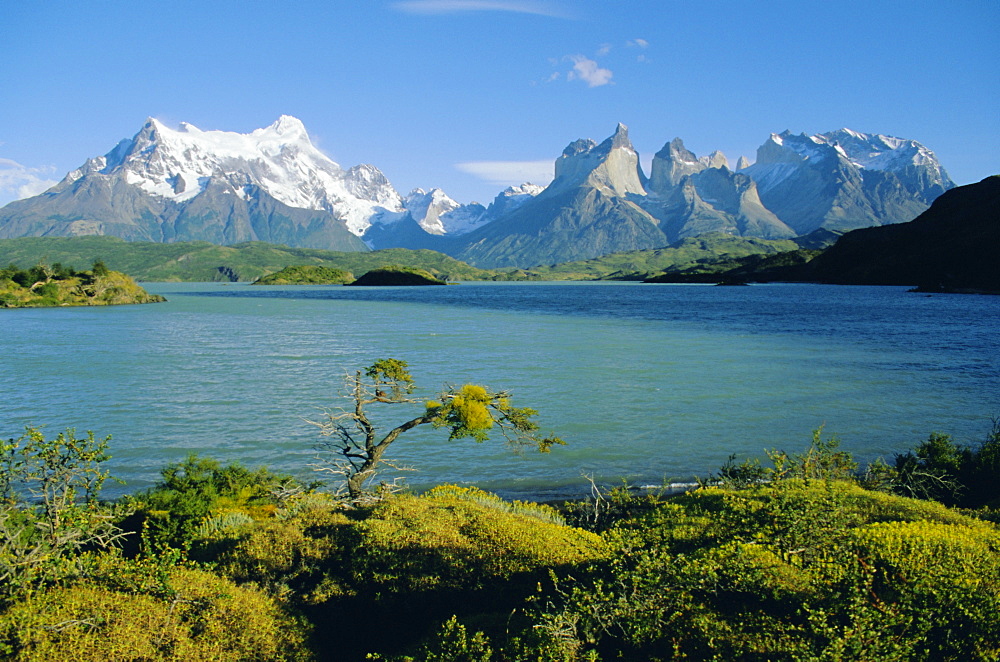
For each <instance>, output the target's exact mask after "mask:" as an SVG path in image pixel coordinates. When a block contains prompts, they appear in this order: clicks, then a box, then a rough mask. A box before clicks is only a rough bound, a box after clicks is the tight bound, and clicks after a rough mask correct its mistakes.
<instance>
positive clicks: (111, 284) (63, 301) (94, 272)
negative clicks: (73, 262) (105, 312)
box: [0, 260, 166, 308]
mask: <svg viewBox="0 0 1000 662" xmlns="http://www.w3.org/2000/svg"><path fill="white" fill-rule="evenodd" d="M161 301H166V299H164V298H163V297H162V296H160V295H158V294H150V293H149V292H147V291H146V290H145V289H143V288H142V287H140V286H139V285H137V284H136V282H135V281H134V280H132V278H131V277H130V276H127V275H125V274H123V273H121V272H119V271H111V270H110V269H108V268H107V267H106V266H105V265H104V263H103V262H101V261H100V260H98V261H97V262H95V263H94V266H93V267H92V268H91V270H90V271H76V270H75V269H73V268H72V267H64V266H63V265H61V264H59V263H58V262H56V263H54V264H53V265H52V266H49V265H46V264H37V265H35V266H34V267H32V268H30V269H21V268H19V267H17V266H15V265H10V266H8V267H6V268H4V269H0V308H43V307H54V306H116V305H124V304H131V303H159V302H161Z"/></svg>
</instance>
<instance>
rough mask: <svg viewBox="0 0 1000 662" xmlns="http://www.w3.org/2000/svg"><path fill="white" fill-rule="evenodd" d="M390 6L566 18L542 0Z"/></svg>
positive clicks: (419, 1)
mask: <svg viewBox="0 0 1000 662" xmlns="http://www.w3.org/2000/svg"><path fill="white" fill-rule="evenodd" d="M392 6H393V7H394V8H396V9H398V10H400V11H404V12H407V13H410V14H454V13H457V12H469V11H506V12H515V13H518V14H537V15H539V16H551V17H555V18H566V14H565V12H563V11H561V10H560V9H559V8H558V7H557V6H555V5H554V4H553V3H551V2H543V1H542V0H521V1H517V0H405V1H403V2H394V3H393V4H392Z"/></svg>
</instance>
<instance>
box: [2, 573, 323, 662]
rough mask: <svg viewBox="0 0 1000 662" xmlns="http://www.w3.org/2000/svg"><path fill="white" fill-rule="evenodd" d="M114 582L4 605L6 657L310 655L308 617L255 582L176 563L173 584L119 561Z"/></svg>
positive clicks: (266, 657)
mask: <svg viewBox="0 0 1000 662" xmlns="http://www.w3.org/2000/svg"><path fill="white" fill-rule="evenodd" d="M104 570H105V572H106V573H107V577H109V578H110V577H117V580H116V581H117V583H118V584H119V585H118V586H113V584H114V583H115V582H114V581H110V582H109V581H104V582H101V581H84V582H78V583H75V584H71V585H68V586H64V587H55V588H50V589H47V590H44V591H41V592H39V593H37V594H35V595H32V596H30V597H29V598H27V599H25V600H23V601H21V602H18V603H16V604H14V605H13V606H11V607H10V608H9V609H7V610H6V611H4V612H3V613H2V614H0V654H2V655H4V659H11V660H23V661H25V662H27V661H36V660H37V661H39V662H40V661H48V660H140V659H142V660H232V661H234V662H235V661H237V660H240V661H242V660H261V661H264V660H267V661H270V660H276V661H277V660H309V659H312V655H311V654H310V653H309V652H308V650H307V648H306V645H305V644H306V634H307V632H308V630H307V628H306V627H305V625H304V624H303V623H302V622H300V621H299V620H297V619H295V618H293V617H291V616H289V615H288V614H287V613H286V612H285V611H284V610H283V609H282V608H281V607H279V606H278V605H277V604H276V603H275V602H274V601H273V600H271V599H270V598H268V597H267V596H265V595H263V594H262V593H260V592H259V591H257V590H255V589H253V588H251V587H246V586H237V585H235V584H233V583H232V582H230V581H228V580H226V579H223V578H220V577H215V576H213V575H211V574H209V573H207V572H205V571H202V570H195V569H188V568H174V569H172V570H171V571H170V572H169V574H168V575H167V577H166V586H168V587H169V589H170V590H169V591H167V592H164V591H162V590H159V589H160V588H162V587H161V586H157V588H156V589H152V590H150V589H149V588H143V586H144V584H143V583H142V581H141V577H142V575H143V574H145V573H144V571H143V569H142V568H141V567H135V564H129V563H126V562H121V561H118V562H116V563H112V564H109V565H107V567H105V568H104Z"/></svg>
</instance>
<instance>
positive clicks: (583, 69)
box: [566, 55, 614, 87]
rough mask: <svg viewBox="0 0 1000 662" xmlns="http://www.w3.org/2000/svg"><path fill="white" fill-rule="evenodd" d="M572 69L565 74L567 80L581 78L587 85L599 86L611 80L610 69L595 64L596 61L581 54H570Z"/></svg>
mask: <svg viewBox="0 0 1000 662" xmlns="http://www.w3.org/2000/svg"><path fill="white" fill-rule="evenodd" d="M569 59H570V60H572V61H573V71H570V72H569V73H568V74H566V79H567V80H582V81H583V82H585V83H586V84H587V86H588V87H600V86H601V85H607V84H608V83H610V82H611V77H612V76H614V74H613V73H612V72H611V70H610V69H604V68H603V67H599V66H597V62H595V61H594V60H591V59H589V58H586V57H584V56H582V55H571V56H569Z"/></svg>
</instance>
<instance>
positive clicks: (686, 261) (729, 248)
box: [511, 234, 798, 280]
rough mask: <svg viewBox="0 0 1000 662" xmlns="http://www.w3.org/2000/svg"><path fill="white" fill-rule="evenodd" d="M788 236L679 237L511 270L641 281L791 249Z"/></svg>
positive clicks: (538, 276) (545, 276) (539, 276)
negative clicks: (641, 247) (667, 243)
mask: <svg viewBox="0 0 1000 662" xmlns="http://www.w3.org/2000/svg"><path fill="white" fill-rule="evenodd" d="M797 248H798V245H797V244H796V243H795V242H794V241H792V240H790V239H773V240H772V239H754V238H744V237H734V236H732V235H727V234H709V235H702V236H700V237H690V238H687V239H682V240H680V241H678V242H676V243H673V244H671V245H670V246H667V247H665V248H657V249H653V250H642V251H631V252H628V253H611V254H609V255H603V256H601V257H598V258H594V259H592V260H584V261H581V262H564V263H562V264H553V265H549V266H539V267H532V268H531V269H523V270H518V271H514V272H511V274H516V275H518V276H520V277H523V278H528V279H532V280H642V279H644V278H646V277H648V276H651V275H653V274H657V273H661V272H665V271H671V272H674V271H680V270H684V269H690V268H697V267H699V266H701V265H706V264H715V263H717V262H720V261H726V260H732V259H736V258H741V257H745V256H748V255H773V254H775V253H781V252H784V251H792V250H795V249H797Z"/></svg>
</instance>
